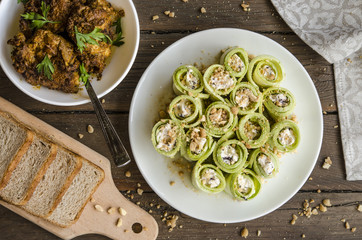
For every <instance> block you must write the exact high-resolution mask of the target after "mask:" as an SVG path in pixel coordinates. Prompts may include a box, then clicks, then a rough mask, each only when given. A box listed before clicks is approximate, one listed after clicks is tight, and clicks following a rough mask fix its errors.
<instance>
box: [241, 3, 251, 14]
mask: <svg viewBox="0 0 362 240" xmlns="http://www.w3.org/2000/svg"><path fill="white" fill-rule="evenodd" d="M240 6H241V7H242V8H243V11H244V12H250V5H249V3H245V2H244V1H243V2H242V4H241V5H240Z"/></svg>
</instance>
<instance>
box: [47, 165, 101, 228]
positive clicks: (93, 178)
mask: <svg viewBox="0 0 362 240" xmlns="http://www.w3.org/2000/svg"><path fill="white" fill-rule="evenodd" d="M103 179H104V172H103V170H102V169H101V168H99V167H98V166H96V165H94V164H93V163H91V162H89V161H87V160H85V159H84V160H83V164H82V168H81V169H80V171H79V173H78V174H77V176H75V178H74V179H73V182H72V184H71V185H70V186H69V188H68V190H67V192H66V193H65V194H64V196H63V198H62V200H61V201H60V203H59V204H58V206H57V207H56V208H55V210H54V211H53V213H52V214H51V215H50V216H49V217H48V218H47V220H49V221H50V222H52V223H54V224H56V225H58V226H60V227H68V226H70V225H71V224H73V223H74V222H76V221H77V220H78V218H79V217H80V215H81V213H82V211H83V209H84V207H85V205H86V204H87V203H88V201H89V199H90V197H91V196H92V194H93V193H94V192H95V190H96V189H97V187H98V186H99V184H100V183H101V182H102V180H103Z"/></svg>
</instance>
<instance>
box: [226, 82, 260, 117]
mask: <svg viewBox="0 0 362 240" xmlns="http://www.w3.org/2000/svg"><path fill="white" fill-rule="evenodd" d="M230 102H231V104H232V105H233V106H236V107H238V114H240V115H246V114H248V113H252V112H255V111H256V110H257V109H258V107H259V106H260V104H261V102H262V97H261V93H260V91H259V89H258V88H257V87H255V86H254V85H252V84H251V83H247V82H241V83H238V84H237V85H236V86H235V88H234V89H233V91H232V92H231V94H230Z"/></svg>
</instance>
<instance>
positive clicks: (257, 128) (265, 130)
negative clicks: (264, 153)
mask: <svg viewBox="0 0 362 240" xmlns="http://www.w3.org/2000/svg"><path fill="white" fill-rule="evenodd" d="M269 133H270V126H269V121H268V119H267V118H266V117H265V116H264V115H263V114H261V113H250V114H247V115H245V116H244V117H243V118H241V119H240V122H239V127H238V130H237V131H236V134H237V135H238V138H239V139H240V141H244V142H245V146H246V147H247V148H258V147H261V146H263V145H264V143H265V142H266V141H267V140H268V137H269Z"/></svg>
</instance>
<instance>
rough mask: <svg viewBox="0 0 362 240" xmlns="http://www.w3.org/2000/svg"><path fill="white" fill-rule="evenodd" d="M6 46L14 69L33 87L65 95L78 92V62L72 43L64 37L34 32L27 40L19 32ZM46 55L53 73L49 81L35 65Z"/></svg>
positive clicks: (46, 32) (47, 32)
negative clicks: (41, 87) (45, 88)
mask: <svg viewBox="0 0 362 240" xmlns="http://www.w3.org/2000/svg"><path fill="white" fill-rule="evenodd" d="M8 43H9V44H11V45H13V46H14V49H13V51H12V60H13V66H14V67H15V69H16V71H18V72H19V73H20V74H22V75H23V76H24V78H25V80H26V81H27V82H29V83H30V84H32V85H43V86H45V87H48V88H50V89H58V90H61V91H63V92H67V93H76V92H78V90H79V73H78V72H79V64H80V63H79V60H78V59H77V54H76V52H75V51H74V47H73V44H72V43H70V42H68V41H67V40H65V39H64V38H63V37H61V36H59V35H56V34H53V33H52V32H50V31H46V30H41V29H39V30H37V31H36V32H35V34H34V36H32V37H31V38H30V39H26V38H25V36H24V34H23V33H19V34H18V35H16V36H15V37H14V38H13V39H11V40H9V42H8ZM45 56H48V58H49V59H50V62H51V63H52V64H53V66H54V73H53V74H52V75H51V76H52V79H49V78H48V77H47V76H45V75H44V73H43V72H40V73H39V72H38V70H37V66H38V64H39V63H41V62H42V61H43V59H44V58H45Z"/></svg>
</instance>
